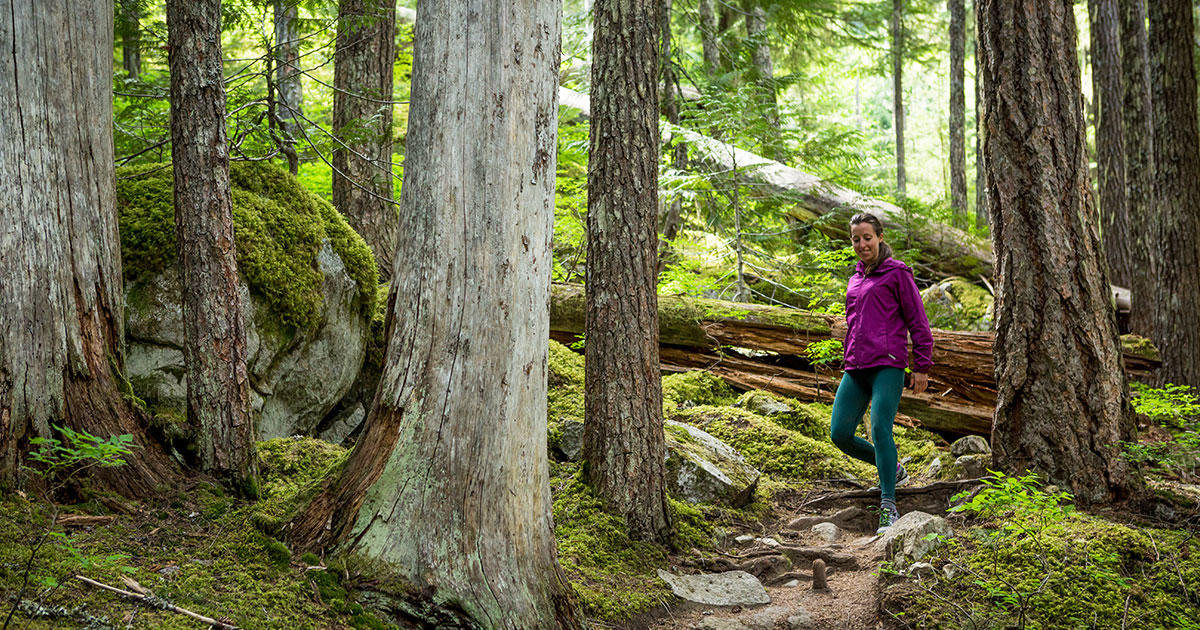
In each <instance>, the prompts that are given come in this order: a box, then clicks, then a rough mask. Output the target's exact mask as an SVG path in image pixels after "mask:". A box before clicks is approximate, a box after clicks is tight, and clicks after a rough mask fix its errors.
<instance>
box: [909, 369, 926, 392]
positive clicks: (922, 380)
mask: <svg viewBox="0 0 1200 630" xmlns="http://www.w3.org/2000/svg"><path fill="white" fill-rule="evenodd" d="M928 387H929V375H928V374H922V373H920V372H913V373H912V391H913V393H914V394H921V393H924V392H925V389H926V388H928Z"/></svg>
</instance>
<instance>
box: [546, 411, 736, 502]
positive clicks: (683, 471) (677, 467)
mask: <svg viewBox="0 0 1200 630" xmlns="http://www.w3.org/2000/svg"><path fill="white" fill-rule="evenodd" d="M665 428H666V431H665V435H666V447H667V456H666V481H667V489H668V492H669V494H670V495H671V496H673V497H675V498H677V499H680V500H682V501H687V502H689V503H715V502H721V501H724V502H728V501H731V500H733V499H734V498H735V497H737V496H738V495H739V493H741V492H742V491H743V490H746V489H747V488H749V487H750V486H751V485H753V484H754V483H755V482H756V481H757V480H758V476H759V474H760V473H759V471H758V470H757V469H756V468H754V467H753V466H751V465H750V464H749V463H747V462H746V460H745V459H744V458H743V457H742V455H741V454H740V453H738V452H737V451H735V450H734V449H733V448H731V447H730V446H729V445H728V444H725V443H724V442H722V441H721V440H718V439H717V438H715V437H713V436H712V435H709V434H708V433H706V432H705V431H703V430H701V429H698V428H696V427H694V426H691V425H689V424H684V423H682V422H675V421H674V420H667V421H666V423H665ZM563 434H564V437H563V441H564V442H565V441H566V430H565V428H564V431H563Z"/></svg>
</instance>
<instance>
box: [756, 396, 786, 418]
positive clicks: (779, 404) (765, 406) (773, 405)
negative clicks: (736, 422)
mask: <svg viewBox="0 0 1200 630" xmlns="http://www.w3.org/2000/svg"><path fill="white" fill-rule="evenodd" d="M745 404H746V410H747V411H753V412H754V413H756V414H758V415H760V416H767V417H771V416H774V415H778V414H781V413H792V412H793V411H795V409H792V406H791V405H789V404H787V403H786V402H784V401H782V400H779V399H778V398H775V397H773V396H753V397H749V398H748V399H746V403H745Z"/></svg>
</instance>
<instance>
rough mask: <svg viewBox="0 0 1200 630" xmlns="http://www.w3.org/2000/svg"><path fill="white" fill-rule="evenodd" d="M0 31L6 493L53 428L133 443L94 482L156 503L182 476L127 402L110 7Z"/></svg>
mask: <svg viewBox="0 0 1200 630" xmlns="http://www.w3.org/2000/svg"><path fill="white" fill-rule="evenodd" d="M7 6H8V8H7V11H8V12H9V13H8V15H6V16H5V18H4V19H0V50H5V51H8V52H9V54H5V55H0V111H4V112H5V114H4V115H3V116H0V182H3V183H2V184H0V225H4V229H3V230H0V486H5V487H8V488H13V487H15V486H19V485H20V484H21V480H22V475H23V472H22V470H21V466H22V465H23V463H24V462H25V456H26V453H28V451H30V450H31V446H30V442H29V441H30V439H32V438H36V437H46V438H48V437H52V435H53V434H54V433H55V432H54V431H53V430H52V428H51V425H52V424H57V425H60V426H66V427H69V428H71V429H74V430H76V431H80V430H82V431H87V432H89V433H91V434H93V435H97V436H100V437H108V436H111V435H118V434H130V435H132V436H133V440H134V442H135V443H137V444H139V445H140V446H142V447H144V448H139V449H136V450H135V451H134V453H133V455H131V456H130V457H128V458H126V459H127V465H126V466H123V467H121V468H108V469H99V470H96V471H95V472H94V473H93V474H91V475H90V476H89V479H88V481H89V483H91V484H93V485H94V486H95V487H97V488H99V489H108V490H112V491H115V492H119V493H121V494H123V495H125V496H130V497H138V496H148V495H151V494H153V493H154V492H155V490H156V489H157V487H158V486H159V485H160V484H163V483H168V482H170V481H174V480H175V479H176V478H177V477H178V473H177V472H175V470H174V467H173V466H172V465H171V464H170V462H169V460H168V459H167V457H166V454H165V453H164V452H163V450H162V449H161V448H159V447H158V445H157V444H155V443H154V441H153V439H152V438H151V437H150V435H149V434H148V433H147V431H146V428H145V427H146V419H145V417H144V412H139V411H138V410H137V408H136V407H134V406H133V405H131V404H130V403H129V402H128V401H126V400H125V399H123V398H122V396H121V393H120V392H119V391H118V387H127V386H128V382H127V381H125V380H124V377H123V376H122V374H121V370H122V369H123V361H124V345H123V342H122V336H123V333H124V330H123V325H124V324H123V322H124V306H123V305H124V300H123V296H122V292H121V261H120V256H121V252H120V244H119V242H118V239H117V213H116V208H115V199H116V195H115V192H114V184H115V179H114V174H113V159H112V156H113V137H112V69H113V32H114V29H113V4H112V2H111V1H101V0H92V1H84V0H81V1H80V2H75V3H72V4H71V5H70V6H69V7H67V6H65V5H63V4H61V3H46V2H40V1H37V0H18V1H16V2H12V3H9V5H7Z"/></svg>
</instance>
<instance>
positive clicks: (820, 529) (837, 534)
mask: <svg viewBox="0 0 1200 630" xmlns="http://www.w3.org/2000/svg"><path fill="white" fill-rule="evenodd" d="M812 533H814V534H816V535H817V538H820V539H821V540H824V541H825V542H837V541H838V539H839V538H841V537H842V530H841V529H838V526H837V525H834V524H833V523H817V524H816V525H813V526H812Z"/></svg>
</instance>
